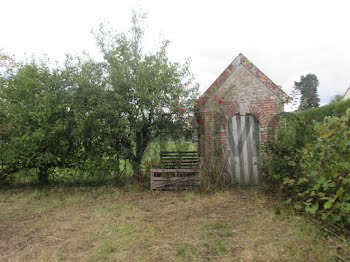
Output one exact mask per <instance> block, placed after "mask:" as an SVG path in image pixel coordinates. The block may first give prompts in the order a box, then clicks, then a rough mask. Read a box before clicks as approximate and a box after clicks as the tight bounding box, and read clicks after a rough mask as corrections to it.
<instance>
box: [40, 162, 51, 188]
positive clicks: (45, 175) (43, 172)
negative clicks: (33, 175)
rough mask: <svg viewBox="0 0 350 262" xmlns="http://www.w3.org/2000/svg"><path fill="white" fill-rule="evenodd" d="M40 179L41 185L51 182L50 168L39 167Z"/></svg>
mask: <svg viewBox="0 0 350 262" xmlns="http://www.w3.org/2000/svg"><path fill="white" fill-rule="evenodd" d="M38 180H39V183H40V184H41V185H47V184H49V169H48V167H47V166H42V167H39V174H38Z"/></svg>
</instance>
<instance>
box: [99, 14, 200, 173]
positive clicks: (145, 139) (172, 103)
mask: <svg viewBox="0 0 350 262" xmlns="http://www.w3.org/2000/svg"><path fill="white" fill-rule="evenodd" d="M144 18H145V15H144V14H137V13H134V14H133V18H132V27H131V29H130V31H129V34H124V33H114V32H113V30H112V29H109V28H106V27H105V26H104V25H101V26H100V28H99V31H98V32H96V34H95V35H96V39H97V42H98V45H99V47H100V49H101V51H102V53H103V55H104V62H103V64H104V68H105V75H106V80H107V86H108V88H109V90H110V96H112V97H113V100H114V103H115V104H116V105H118V107H119V112H121V116H122V117H123V121H125V125H126V128H124V130H125V132H126V136H124V137H123V140H122V143H123V144H122V146H123V148H124V152H125V156H126V158H128V159H129V160H130V162H131V164H132V167H133V171H134V177H135V178H136V179H140V177H141V161H142V157H143V155H144V152H145V150H146V148H147V145H148V144H149V143H150V142H151V141H152V140H153V139H155V138H156V137H157V136H159V135H160V134H161V132H164V131H169V132H176V131H182V130H183V128H184V126H186V125H188V123H187V119H188V116H189V114H191V110H192V108H191V105H192V104H193V100H194V98H195V97H196V96H197V95H198V94H197V89H198V87H197V86H196V85H193V84H192V83H191V82H192V80H193V78H192V75H191V73H190V71H189V60H187V61H186V62H185V64H184V65H180V64H179V63H173V62H171V61H170V60H169V58H168V57H167V47H168V45H169V41H163V42H162V43H161V45H160V46H159V48H158V50H157V51H156V52H154V53H147V54H146V53H145V52H144V51H143V49H142V37H143V34H144V29H143V27H142V21H143V20H144ZM184 82H185V83H186V85H184Z"/></svg>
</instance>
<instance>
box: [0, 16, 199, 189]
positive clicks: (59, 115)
mask: <svg viewBox="0 0 350 262" xmlns="http://www.w3.org/2000/svg"><path fill="white" fill-rule="evenodd" d="M144 18H145V15H143V14H140V13H136V12H134V13H133V17H132V26H131V28H130V30H129V32H128V33H116V32H115V31H114V30H113V29H112V28H110V27H107V26H105V25H100V27H99V29H98V30H97V31H95V33H94V34H95V37H96V40H97V44H98V46H99V48H100V50H101V52H102V54H103V59H102V61H96V60H95V59H93V58H91V57H89V56H87V55H79V56H76V57H73V56H70V55H68V56H67V58H66V61H65V63H64V65H63V66H61V67H55V68H52V66H49V63H48V61H39V62H38V61H37V60H32V61H30V62H21V63H17V62H16V61H15V60H14V59H13V58H11V57H10V56H8V55H5V54H3V53H1V56H0V58H1V59H0V60H1V64H0V66H1V71H0V73H1V74H0V81H1V86H0V100H1V104H0V120H1V122H0V149H1V150H0V161H1V170H0V180H4V179H6V178H8V177H9V176H11V175H12V174H14V173H18V172H22V171H23V170H27V171H25V172H32V173H35V174H37V177H38V180H39V181H40V182H41V183H48V182H49V178H50V175H52V174H54V173H55V170H57V168H59V169H66V170H68V171H67V172H69V173H70V174H71V175H72V176H73V177H74V176H77V175H82V173H92V174H96V175H97V176H103V175H104V174H106V173H107V174H111V173H112V174H114V175H115V176H116V177H118V175H119V159H128V160H129V162H130V163H131V165H132V169H133V173H134V178H136V179H140V176H141V161H142V158H143V155H144V152H145V150H146V148H147V146H148V144H149V143H150V142H151V141H152V140H153V139H154V138H155V137H157V136H158V135H160V133H161V132H164V131H169V130H171V131H172V132H174V131H175V130H182V129H183V128H186V127H188V122H189V116H191V114H192V113H191V112H193V110H192V109H193V106H194V104H195V103H194V101H193V100H194V99H195V97H197V96H198V93H197V91H198V87H197V85H195V84H194V83H193V76H192V74H191V72H190V69H189V64H190V61H189V60H186V61H185V63H184V64H180V63H176V62H172V61H170V59H169V57H168V55H167V47H168V46H169V41H167V40H164V41H162V43H161V44H160V46H159V47H158V48H157V49H156V51H154V52H147V53H146V52H145V51H144V50H143V45H142V40H143V35H144V29H143V26H142V25H143V21H144Z"/></svg>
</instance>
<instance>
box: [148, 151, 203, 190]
mask: <svg viewBox="0 0 350 262" xmlns="http://www.w3.org/2000/svg"><path fill="white" fill-rule="evenodd" d="M160 158H161V162H160V163H159V166H158V167H157V168H152V169H151V189H168V190H169V189H190V188H193V187H195V186H198V185H199V184H200V176H199V156H198V152H197V151H188V152H161V154H160Z"/></svg>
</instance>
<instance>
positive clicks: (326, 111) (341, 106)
mask: <svg viewBox="0 0 350 262" xmlns="http://www.w3.org/2000/svg"><path fill="white" fill-rule="evenodd" d="M348 108H350V99H349V100H345V101H340V102H336V103H331V104H329V105H325V106H321V107H317V108H310V109H307V110H304V111H297V112H295V114H296V116H298V117H300V118H303V119H304V120H305V122H306V123H307V124H311V123H312V122H313V120H315V121H319V122H321V121H323V119H324V118H325V117H326V116H337V117H341V116H342V115H344V114H345V112H346V110H347V109H348Z"/></svg>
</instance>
